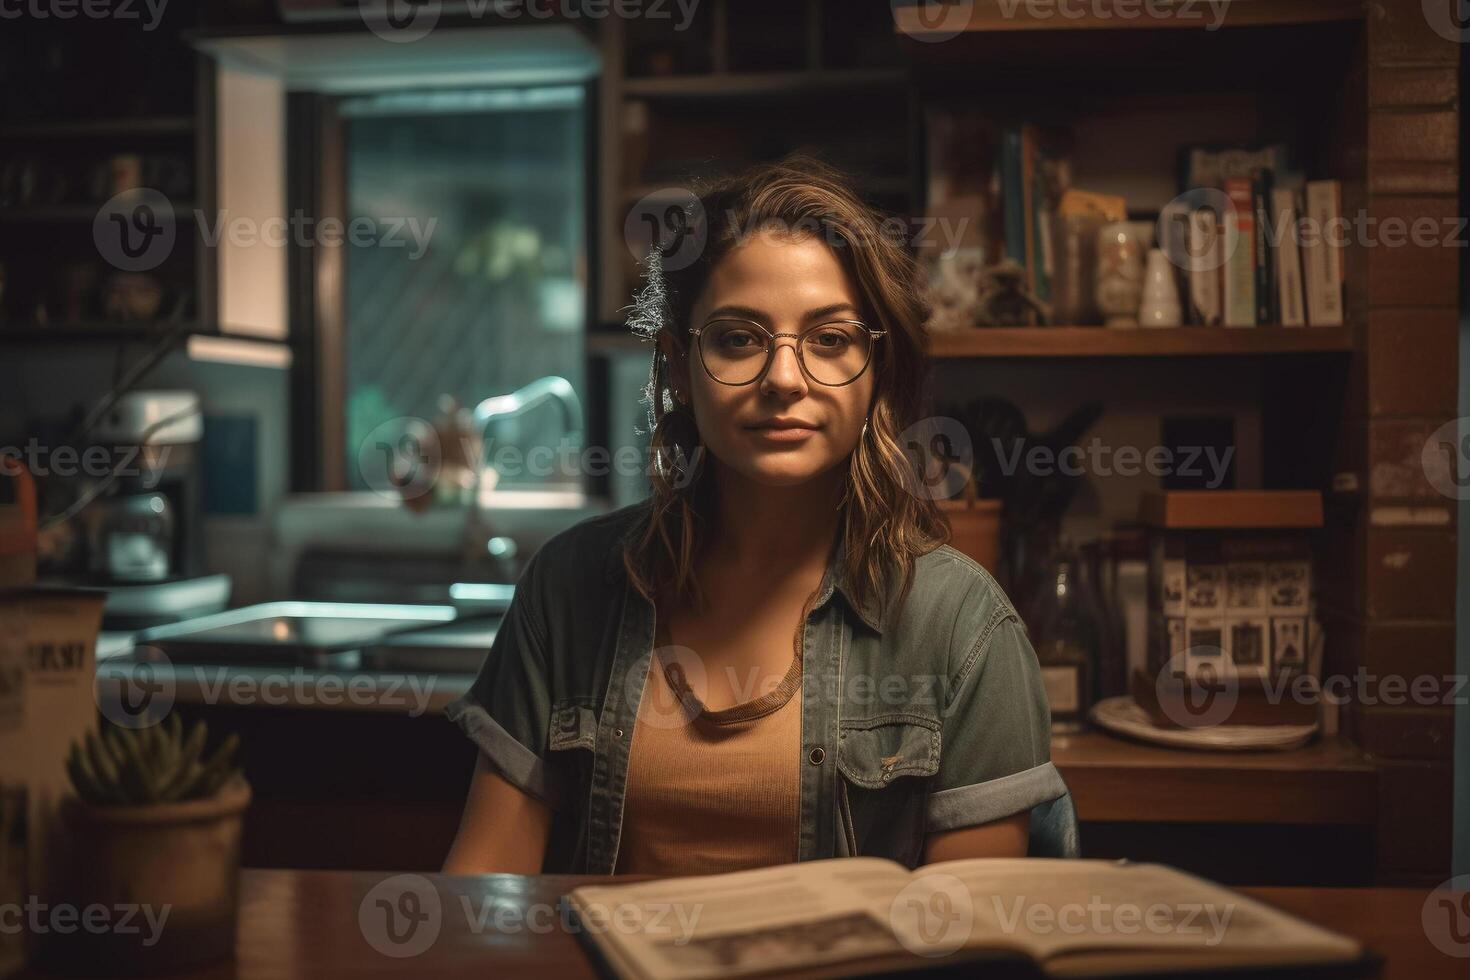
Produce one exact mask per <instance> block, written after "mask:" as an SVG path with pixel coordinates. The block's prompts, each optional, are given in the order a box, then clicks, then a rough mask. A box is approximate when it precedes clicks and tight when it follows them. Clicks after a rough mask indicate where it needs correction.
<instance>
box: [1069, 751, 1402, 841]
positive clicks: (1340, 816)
mask: <svg viewBox="0 0 1470 980" xmlns="http://www.w3.org/2000/svg"><path fill="white" fill-rule="evenodd" d="M1051 758H1052V762H1053V763H1055V765H1056V767H1057V769H1058V770H1059V771H1060V772H1061V774H1062V778H1063V779H1064V780H1065V781H1066V783H1067V788H1068V789H1069V790H1071V792H1072V798H1073V800H1074V802H1075V803H1076V805H1077V816H1078V818H1079V819H1081V820H1095V821H1123V822H1145V823H1152V822H1158V823H1283V824H1287V823H1289V824H1315V825H1327V824H1338V825H1344V824H1345V825H1365V824H1373V823H1376V822H1377V819H1378V771H1377V769H1376V768H1375V767H1374V765H1373V763H1372V762H1371V761H1369V760H1368V758H1367V757H1366V756H1365V755H1364V754H1363V753H1362V751H1361V750H1360V749H1358V748H1357V747H1356V746H1354V745H1351V744H1349V743H1347V742H1342V741H1339V740H1337V739H1322V740H1319V741H1317V742H1314V743H1313V744H1311V745H1308V746H1305V747H1304V748H1300V749H1293V750H1292V751H1289V752H1191V751H1180V750H1178V749H1166V748H1160V747H1157V746H1152V745H1142V744H1138V743H1135V742H1128V741H1124V740H1123V739H1119V738H1114V737H1112V736H1111V735H1105V734H1102V733H1099V732H1087V733H1084V734H1080V735H1057V736H1055V737H1053V738H1052V744H1051Z"/></svg>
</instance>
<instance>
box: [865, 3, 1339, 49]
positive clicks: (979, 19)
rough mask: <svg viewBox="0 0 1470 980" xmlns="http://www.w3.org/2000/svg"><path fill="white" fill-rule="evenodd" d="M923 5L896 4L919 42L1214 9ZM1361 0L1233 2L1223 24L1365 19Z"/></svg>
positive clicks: (1150, 20) (1181, 17) (1157, 24)
mask: <svg viewBox="0 0 1470 980" xmlns="http://www.w3.org/2000/svg"><path fill="white" fill-rule="evenodd" d="M920 6H921V4H915V5H911V6H903V7H897V8H895V9H894V12H893V20H894V26H895V27H896V28H897V29H898V30H899V31H900V32H901V33H903V34H906V35H908V36H909V37H912V38H915V39H917V40H920V41H923V40H925V35H926V34H928V35H933V34H934V32H935V31H936V30H938V31H942V33H943V34H946V35H952V34H953V33H954V32H955V30H956V27H957V26H958V27H959V30H960V31H961V32H964V33H986V32H989V33H994V32H1014V31H1087V30H1109V31H1118V30H1191V29H1195V30H1197V29H1199V28H1200V26H1201V23H1202V21H1203V22H1204V23H1209V22H1211V19H1212V18H1213V17H1214V13H1213V11H1211V10H1210V9H1209V8H1207V7H1206V6H1205V5H1204V4H1202V3H1201V4H1193V5H1186V4H1178V5H1175V6H1178V8H1179V13H1178V14H1176V15H1172V16H1149V15H1148V13H1147V11H1146V10H1144V9H1143V8H1142V7H1141V6H1140V5H1139V4H1137V3H1133V2H1127V3H1123V2H1118V0H1097V2H1095V3H1091V4H1079V5H1077V7H1076V8H1073V9H1071V10H1068V9H1066V8H1064V7H1062V6H1060V5H1057V4H1052V3H1047V4H1042V5H1040V6H1038V7H1037V8H1036V12H1035V13H1034V14H1033V13H1031V12H1029V11H1028V10H1027V9H1026V7H1025V6H1024V5H1023V4H1021V3H1003V2H1000V0H976V2H975V3H974V4H973V5H971V7H970V15H969V19H968V20H967V21H966V22H965V24H964V25H963V26H959V25H958V24H957V16H956V15H957V13H958V11H959V10H960V9H962V8H959V7H956V8H954V12H951V13H948V14H947V15H946V16H941V17H939V18H937V19H936V18H935V17H933V16H925V15H923V14H922V13H921V12H920ZM1363 15H1364V5H1363V3H1362V2H1361V0H1229V6H1228V7H1226V9H1225V15H1224V17H1223V19H1222V20H1221V26H1222V27H1232V28H1233V27H1280V26H1285V25H1289V24H1316V23H1323V22H1327V21H1345V20H1361V19H1362V18H1363Z"/></svg>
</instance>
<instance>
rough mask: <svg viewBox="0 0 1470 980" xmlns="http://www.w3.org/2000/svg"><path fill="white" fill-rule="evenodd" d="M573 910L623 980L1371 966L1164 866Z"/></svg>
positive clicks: (851, 867)
mask: <svg viewBox="0 0 1470 980" xmlns="http://www.w3.org/2000/svg"><path fill="white" fill-rule="evenodd" d="M569 900H570V904H571V906H572V908H573V909H574V910H575V912H576V913H577V915H578V917H579V919H580V921H581V923H582V926H583V936H584V938H585V939H586V941H588V942H589V943H590V944H591V945H592V947H593V948H594V950H595V952H596V953H598V954H600V955H601V957H602V959H603V960H604V961H605V963H606V965H607V966H608V967H609V968H610V969H611V970H612V971H613V972H615V973H616V974H617V975H618V976H620V977H622V978H625V980H695V978H704V977H730V976H758V975H770V974H775V975H780V976H785V977H797V976H799V977H829V976H852V975H855V974H863V973H880V972H890V971H902V970H914V969H922V968H925V967H929V966H935V967H939V966H948V965H951V964H955V963H957V962H968V961H972V960H987V959H988V960H992V961H994V965H995V966H996V967H997V968H999V967H1000V966H1001V965H1002V962H1003V961H1010V962H1011V963H1013V964H1014V963H1017V962H1020V963H1021V964H1023V965H1024V966H1026V967H1027V971H1026V972H1032V973H1035V972H1039V973H1042V974H1045V975H1047V976H1054V977H1088V976H1103V975H1116V974H1149V973H1161V972H1169V973H1177V972H1189V971H1195V970H1200V971H1209V970H1217V969H1250V968H1257V967H1265V968H1270V967H1291V968H1292V969H1293V971H1297V970H1306V969H1308V968H1311V967H1321V968H1324V970H1325V972H1329V973H1333V972H1337V971H1336V969H1335V968H1336V967H1352V966H1357V965H1361V964H1363V963H1364V962H1365V960H1364V957H1365V950H1364V948H1363V947H1362V945H1361V944H1360V943H1358V942H1357V941H1356V940H1353V939H1350V938H1348V937H1347V936H1342V935H1338V934H1337V933H1333V932H1330V931H1328V930H1326V929H1322V928H1319V927H1317V926H1315V925H1312V924H1310V923H1307V922H1303V921H1302V920H1300V919H1297V918H1294V917H1292V916H1290V915H1287V914H1286V913H1284V912H1281V911H1278V910H1277V909H1274V908H1272V907H1270V906H1269V905H1265V904H1263V903H1261V902H1258V901H1256V900H1254V899H1252V898H1249V897H1247V896H1245V895H1242V894H1239V893H1237V892H1234V891H1230V890H1228V889H1226V888H1223V887H1221V886H1219V885H1216V884H1214V883H1212V882H1209V881H1206V880H1204V879H1202V878H1197V877H1195V876H1193V875H1189V874H1185V873H1184V872H1182V871H1178V870H1176V869H1174V868H1170V867H1166V866H1164V865H1159V864H1132V863H1128V862H1111V861H1097V860H1082V861H1077V860H1052V859H1045V858H1024V859H1007V858H995V859H974V860H967V861H947V862H944V863H941V864H931V865H926V866H924V867H922V868H919V869H917V870H914V871H909V870H908V869H906V868H904V867H903V866H902V865H899V864H896V863H894V862H892V861H887V860H882V859H879V858H840V859H834V860H829V861H810V862H803V863H800V864H786V865H781V866H779V867H772V868H761V869H759V870H755V871H740V872H735V873H732V874H723V875H708V876H703V877H693V878H666V879H660V880H656V881H647V882H637V883H634V884H622V885H588V886H584V887H582V888H578V889H576V890H575V891H573V892H572V893H571V895H570V896H569ZM975 965H976V966H979V965H980V964H979V963H976V964H975ZM996 972H999V971H992V972H991V975H995V973H996ZM1345 972H1347V971H1345ZM1350 972H1354V973H1356V972H1358V971H1357V970H1356V969H1354V970H1351V971H1350Z"/></svg>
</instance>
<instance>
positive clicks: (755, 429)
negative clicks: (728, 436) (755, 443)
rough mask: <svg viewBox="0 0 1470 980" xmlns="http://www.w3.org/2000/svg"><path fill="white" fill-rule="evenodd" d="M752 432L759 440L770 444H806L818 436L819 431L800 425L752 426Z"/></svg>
mask: <svg viewBox="0 0 1470 980" xmlns="http://www.w3.org/2000/svg"><path fill="white" fill-rule="evenodd" d="M750 432H751V433H752V434H754V435H755V437H756V438H757V439H762V440H765V441H768V442H805V441H806V440H807V439H810V438H811V437H812V436H814V435H816V434H817V430H816V429H813V428H808V427H807V426H799V425H760V426H752V427H751V428H750Z"/></svg>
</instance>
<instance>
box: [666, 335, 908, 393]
mask: <svg viewBox="0 0 1470 980" xmlns="http://www.w3.org/2000/svg"><path fill="white" fill-rule="evenodd" d="M689 332H690V333H691V334H693V335H694V341H695V346H697V347H698V348H699V362H700V363H701V364H703V365H704V371H705V373H706V374H708V375H709V376H710V377H711V378H712V379H713V380H715V381H717V382H719V383H720V384H722V385H748V384H750V383H751V382H752V381H754V380H755V379H757V378H759V377H760V376H761V375H763V374H765V372H766V368H768V367H769V366H770V364H771V359H772V358H773V357H775V355H776V338H778V337H794V338H796V360H797V363H799V364H800V365H801V370H802V372H803V373H805V374H806V376H807V377H808V378H811V379H812V380H813V381H815V382H817V383H818V384H823V385H829V386H841V385H847V384H852V383H853V382H854V381H856V380H857V379H858V377H859V376H860V375H861V374H862V373H863V371H865V370H867V367H868V362H869V361H871V360H872V358H873V348H874V347H875V346H877V343H878V339H879V338H880V337H882V336H884V335H885V334H886V333H887V332H888V331H886V330H874V329H872V328H871V327H869V326H868V325H867V324H865V323H861V322H859V321H857V320H829V321H827V322H826V323H820V324H818V325H817V326H815V327H812V328H811V329H810V330H807V331H806V332H804V333H800V334H794V333H771V331H769V330H767V329H766V328H765V327H763V326H761V325H760V324H759V323H756V322H755V321H754V320H740V319H733V318H721V319H718V320H711V321H709V322H708V323H706V324H705V325H704V326H702V327H690V328H689Z"/></svg>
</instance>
